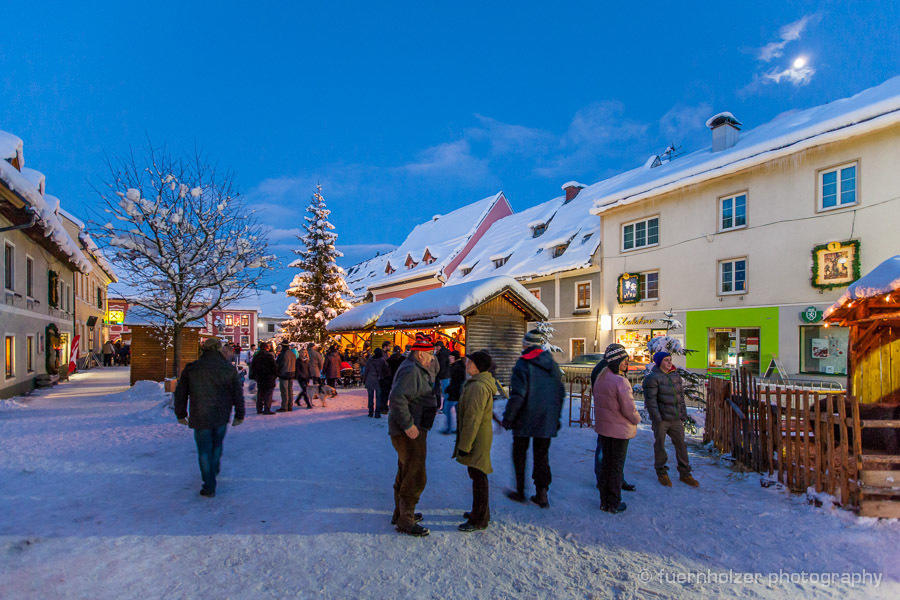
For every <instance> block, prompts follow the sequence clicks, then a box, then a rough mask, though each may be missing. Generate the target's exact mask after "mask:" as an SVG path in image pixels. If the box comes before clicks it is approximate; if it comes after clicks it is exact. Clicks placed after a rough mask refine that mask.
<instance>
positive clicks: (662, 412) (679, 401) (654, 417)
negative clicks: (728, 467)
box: [644, 352, 700, 487]
mask: <svg viewBox="0 0 900 600" xmlns="http://www.w3.org/2000/svg"><path fill="white" fill-rule="evenodd" d="M644 408H646V409H647V414H648V415H650V424H651V425H652V426H653V458H654V465H653V466H654V467H655V468H656V478H657V479H658V480H659V483H660V484H662V485H664V486H666V487H671V486H672V480H671V479H669V472H668V471H669V467H668V466H667V465H666V461H667V460H668V456H667V455H666V436H667V435H668V436H669V438H670V439H671V440H672V445H673V446H674V447H675V458H676V459H677V461H678V479H679V480H681V481H682V482H683V483H686V484H687V485H689V486H691V487H697V486H699V485H700V483H699V482H698V481H697V480H696V479H694V477H693V475H691V465H690V462H689V461H688V453H687V444H685V442H684V420H685V419H687V407H686V406H685V404H684V383H683V382H682V380H681V376H680V375H679V374H678V369H676V368H675V365H673V364H672V355H670V354H669V353H668V352H657V353H656V354H654V355H653V368H652V369H651V370H650V373H649V374H648V375H647V376H646V377H644Z"/></svg>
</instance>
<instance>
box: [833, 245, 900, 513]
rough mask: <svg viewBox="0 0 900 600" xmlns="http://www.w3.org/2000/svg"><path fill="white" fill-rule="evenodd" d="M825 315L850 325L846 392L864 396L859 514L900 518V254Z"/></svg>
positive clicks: (858, 447) (857, 427)
mask: <svg viewBox="0 0 900 600" xmlns="http://www.w3.org/2000/svg"><path fill="white" fill-rule="evenodd" d="M824 318H825V322H826V323H828V324H835V325H840V326H842V327H849V328H850V343H849V345H848V348H847V358H848V360H847V392H848V394H849V395H850V396H852V397H855V398H856V399H857V400H858V402H859V416H858V417H857V418H856V419H855V420H856V421H858V422H857V423H854V433H855V434H856V435H855V436H854V440H853V442H854V446H855V448H854V454H855V455H856V457H857V469H858V471H857V472H858V473H859V481H860V514H861V515H863V516H871V517H893V518H900V255H897V256H894V257H893V258H889V259H888V260H886V261H884V262H883V263H881V264H880V265H878V266H877V267H875V269H873V270H872V271H871V272H870V273H868V274H867V275H865V276H864V277H862V278H860V279H858V280H857V281H856V282H855V283H853V284H852V285H851V286H850V287H849V288H847V291H846V292H844V294H843V295H842V296H841V297H840V298H839V299H838V301H837V302H835V303H834V304H833V305H832V306H830V307H829V308H828V309H827V310H826V311H825V315H824Z"/></svg>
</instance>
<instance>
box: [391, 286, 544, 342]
mask: <svg viewBox="0 0 900 600" xmlns="http://www.w3.org/2000/svg"><path fill="white" fill-rule="evenodd" d="M498 296H504V297H506V299H507V300H509V301H510V302H512V303H513V304H514V305H515V306H516V307H517V308H519V310H521V311H522V312H523V313H525V316H526V318H527V319H528V320H529V321H540V320H543V319H546V318H547V317H548V316H549V314H550V312H549V311H548V310H547V307H546V306H544V305H543V304H541V302H540V300H538V299H537V298H535V297H534V294H532V293H531V292H529V291H528V290H526V289H525V287H524V286H522V284H521V283H519V282H518V281H516V280H515V279H513V278H512V277H506V276H499V277H490V278H488V279H479V280H476V281H470V282H466V283H460V284H457V285H450V286H445V287H440V288H435V289H431V290H425V291H424V292H419V293H418V294H414V295H412V296H409V297H408V298H404V299H403V300H401V301H399V302H397V303H396V304H392V305H390V306H389V307H388V308H387V309H386V310H385V311H384V312H383V313H382V315H381V317H380V318H379V319H378V322H377V323H376V325H375V327H376V328H377V329H415V328H421V327H440V326H452V325H462V324H464V323H465V317H466V315H468V314H470V313H472V312H473V311H474V310H475V309H476V308H477V307H478V306H481V305H482V304H484V303H485V302H488V301H490V300H492V299H494V298H496V297H498Z"/></svg>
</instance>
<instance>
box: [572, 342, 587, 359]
mask: <svg viewBox="0 0 900 600" xmlns="http://www.w3.org/2000/svg"><path fill="white" fill-rule="evenodd" d="M575 342H581V350H582V351H581V354H584V353H585V352H586V351H587V338H583V337H571V338H569V360H575V357H576V356H578V354H575V347H574V346H575V344H574V343H575Z"/></svg>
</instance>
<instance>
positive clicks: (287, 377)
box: [275, 342, 297, 412]
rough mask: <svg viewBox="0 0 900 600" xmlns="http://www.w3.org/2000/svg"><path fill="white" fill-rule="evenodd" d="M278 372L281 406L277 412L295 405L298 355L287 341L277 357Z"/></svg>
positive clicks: (282, 345)
mask: <svg viewBox="0 0 900 600" xmlns="http://www.w3.org/2000/svg"><path fill="white" fill-rule="evenodd" d="M275 367H276V372H277V373H278V389H279V390H280V391H281V406H280V407H279V408H278V410H276V411H275V412H289V411H290V410H291V409H292V408H293V406H294V377H295V376H296V373H297V356H296V355H295V354H294V351H293V350H291V345H290V344H289V343H287V342H282V343H281V352H279V353H278V358H276V359H275Z"/></svg>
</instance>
